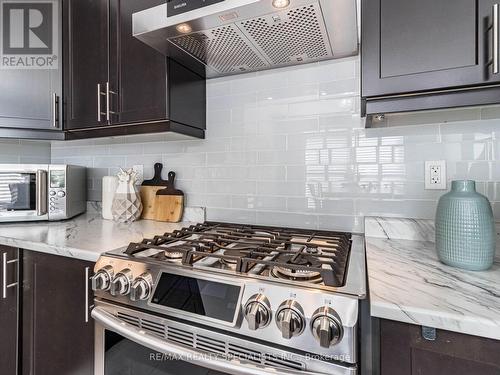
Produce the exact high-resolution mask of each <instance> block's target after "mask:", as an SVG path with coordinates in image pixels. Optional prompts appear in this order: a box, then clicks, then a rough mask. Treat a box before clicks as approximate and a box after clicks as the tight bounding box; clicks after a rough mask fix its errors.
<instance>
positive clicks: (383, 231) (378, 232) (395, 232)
mask: <svg viewBox="0 0 500 375" xmlns="http://www.w3.org/2000/svg"><path fill="white" fill-rule="evenodd" d="M365 236H366V237H374V238H386V239H399V240H411V241H428V242H434V237H435V228H434V221H433V220H419V219H404V218H393V217H366V218H365Z"/></svg>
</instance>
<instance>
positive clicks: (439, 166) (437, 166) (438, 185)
mask: <svg viewBox="0 0 500 375" xmlns="http://www.w3.org/2000/svg"><path fill="white" fill-rule="evenodd" d="M425 189H426V190H446V161H445V160H436V161H426V162H425Z"/></svg>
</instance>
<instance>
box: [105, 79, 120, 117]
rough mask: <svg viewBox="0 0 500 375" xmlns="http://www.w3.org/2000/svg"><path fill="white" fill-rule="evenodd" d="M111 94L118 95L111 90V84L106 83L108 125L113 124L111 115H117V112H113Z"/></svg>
mask: <svg viewBox="0 0 500 375" xmlns="http://www.w3.org/2000/svg"><path fill="white" fill-rule="evenodd" d="M111 94H113V95H118V93H117V92H116V91H113V90H111V89H110V86H109V82H106V121H107V122H108V123H110V122H111V115H112V114H113V115H116V114H117V113H116V112H113V111H112V110H111V100H110V96H111Z"/></svg>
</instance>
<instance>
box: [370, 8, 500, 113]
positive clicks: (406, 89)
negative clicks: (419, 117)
mask: <svg viewBox="0 0 500 375" xmlns="http://www.w3.org/2000/svg"><path fill="white" fill-rule="evenodd" d="M494 4H495V1H493V0H419V1H414V0H362V20H361V22H362V59H361V60H362V63H361V66H362V85H361V93H362V100H363V112H364V113H363V114H367V115H373V114H384V113H391V112H404V111H417V110H427V109H436V108H447V107H460V106H469V105H486V104H495V103H500V87H499V86H500V85H499V83H500V72H498V71H496V70H495V69H494V63H493V62H494V61H495V62H497V63H500V62H498V59H499V58H500V56H498V55H499V52H498V48H494V43H496V45H497V46H498V42H499V40H498V38H495V37H494V35H495V33H496V35H498V33H499V30H498V27H499V26H498V25H497V24H496V23H495V24H494V13H495V12H500V10H498V11H496V9H498V8H495V7H494ZM495 54H496V56H495Z"/></svg>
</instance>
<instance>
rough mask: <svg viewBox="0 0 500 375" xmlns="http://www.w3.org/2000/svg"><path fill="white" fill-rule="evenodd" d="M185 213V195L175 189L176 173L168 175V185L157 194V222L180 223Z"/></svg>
mask: <svg viewBox="0 0 500 375" xmlns="http://www.w3.org/2000/svg"><path fill="white" fill-rule="evenodd" d="M183 213H184V193H183V192H182V191H181V190H177V189H176V188H175V172H169V173H168V185H167V187H166V188H165V189H162V190H158V191H157V192H156V220H157V221H166V222H169V223H178V222H179V221H181V219H182V214H183Z"/></svg>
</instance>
